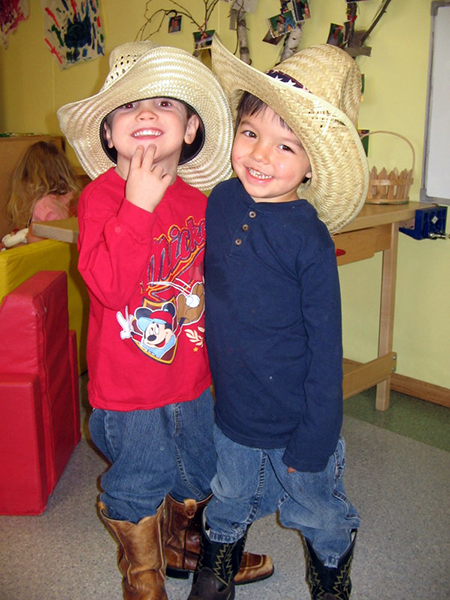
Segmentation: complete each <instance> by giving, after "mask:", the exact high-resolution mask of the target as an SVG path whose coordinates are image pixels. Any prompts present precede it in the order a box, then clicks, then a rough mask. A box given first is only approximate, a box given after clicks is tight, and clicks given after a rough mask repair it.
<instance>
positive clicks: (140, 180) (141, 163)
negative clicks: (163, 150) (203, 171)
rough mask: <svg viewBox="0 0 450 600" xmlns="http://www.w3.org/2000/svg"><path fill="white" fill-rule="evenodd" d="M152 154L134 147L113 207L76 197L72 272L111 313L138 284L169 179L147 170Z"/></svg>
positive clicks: (156, 169) (106, 200)
mask: <svg viewBox="0 0 450 600" xmlns="http://www.w3.org/2000/svg"><path fill="white" fill-rule="evenodd" d="M155 151H156V146H154V145H150V146H148V148H147V150H144V147H143V146H138V147H137V149H136V152H135V154H134V155H133V157H132V159H131V162H130V170H129V173H128V177H127V182H126V187H125V196H126V198H123V199H122V202H121V205H120V207H119V208H118V209H117V205H115V204H114V203H111V202H110V198H108V197H106V198H101V197H99V198H97V199H95V198H84V197H83V195H82V197H81V198H80V203H79V208H78V220H79V228H80V236H79V241H78V246H79V250H80V259H79V263H78V268H79V270H80V272H81V274H82V276H83V278H84V280H85V282H86V285H87V286H88V287H89V289H90V291H91V293H93V294H94V295H95V296H96V297H97V299H98V300H99V301H100V302H101V303H102V304H103V305H104V306H106V307H107V308H110V309H113V310H122V309H123V306H124V305H126V304H127V303H128V300H129V298H130V296H131V295H132V294H133V292H134V291H135V289H136V287H137V286H138V285H139V283H140V277H141V276H142V272H143V270H144V269H145V268H146V267H147V265H148V261H149V256H150V252H151V247H152V244H153V236H152V228H153V223H154V218H155V217H154V215H153V211H154V210H155V208H156V207H157V205H158V204H159V203H160V202H161V200H162V198H163V197H164V194H165V193H166V190H167V188H168V187H169V185H170V184H171V183H172V180H173V176H172V175H171V174H167V173H166V174H165V173H164V172H163V170H162V168H161V167H160V166H157V165H156V166H153V160H154V156H155ZM86 207H87V209H86ZM85 209H86V210H85Z"/></svg>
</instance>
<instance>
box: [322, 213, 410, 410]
mask: <svg viewBox="0 0 450 600" xmlns="http://www.w3.org/2000/svg"><path fill="white" fill-rule="evenodd" d="M420 207H421V205H420V203H419V202H409V203H408V204H399V205H373V204H372V205H371V204H365V205H364V207H363V209H362V211H361V212H360V213H359V215H358V216H357V217H356V218H355V219H354V220H353V221H352V222H351V223H350V225H347V227H345V228H344V229H343V230H342V231H341V232H339V233H338V234H336V235H335V236H333V240H334V244H335V246H336V250H337V254H338V257H337V263H338V265H346V264H349V263H352V262H355V261H359V260H364V259H366V258H371V257H372V256H374V254H375V253H376V252H382V253H383V264H382V273H381V306H380V320H379V328H378V332H379V335H378V356H377V358H375V359H374V360H372V361H370V362H368V363H363V364H358V363H354V362H352V361H346V360H344V399H346V398H351V397H352V396H354V395H356V394H358V393H359V392H362V391H363V390H367V389H368V388H370V387H373V386H374V385H376V386H377V392H376V402H375V406H376V408H377V409H378V410H382V411H384V410H387V409H388V408H389V398H390V390H391V375H392V373H393V372H394V371H395V368H396V362H397V354H396V353H395V352H394V351H393V344H392V341H393V331H394V307H395V286H396V276H397V252H398V234H399V227H400V224H404V223H405V222H407V221H411V219H414V216H415V212H416V210H417V209H418V208H420ZM339 251H344V252H345V253H344V254H341V253H340V252H339Z"/></svg>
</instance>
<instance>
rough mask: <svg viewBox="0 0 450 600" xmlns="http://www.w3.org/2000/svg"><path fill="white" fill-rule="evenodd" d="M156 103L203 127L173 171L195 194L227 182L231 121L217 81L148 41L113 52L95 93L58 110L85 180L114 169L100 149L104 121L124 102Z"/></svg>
mask: <svg viewBox="0 0 450 600" xmlns="http://www.w3.org/2000/svg"><path fill="white" fill-rule="evenodd" d="M157 97H168V98H174V99H176V100H182V101H183V102H185V103H186V104H188V105H189V106H191V107H192V108H193V109H194V110H195V111H196V113H197V114H198V115H199V117H200V119H201V121H202V123H203V126H204V134H203V137H204V139H203V145H202V146H201V148H200V150H199V151H198V152H197V153H196V154H195V155H194V157H193V158H191V159H189V160H188V161H187V162H185V163H184V164H182V165H180V166H179V167H178V174H179V175H180V176H181V177H182V178H183V179H184V180H185V181H186V182H187V183H189V184H190V185H192V186H194V187H196V188H199V189H201V190H209V189H211V188H213V187H214V186H215V185H216V184H217V183H219V182H220V181H222V180H224V179H227V178H229V177H230V175H231V167H230V151H231V144H232V138H233V130H232V118H231V112H230V108H229V106H228V102H227V99H226V97H225V94H224V92H223V90H222V89H221V87H220V85H219V84H218V82H217V79H216V78H215V76H214V75H213V74H212V72H211V71H210V70H209V69H208V68H207V67H206V66H205V65H204V64H202V63H201V62H200V60H199V59H197V58H195V57H194V56H192V54H189V53H188V52H186V51H184V50H180V49H178V48H173V47H171V46H157V45H156V44H154V43H153V42H150V41H143V42H129V43H127V44H123V45H122V46H118V47H117V48H115V49H114V50H113V51H112V53H111V56H110V59H109V74H108V76H107V78H106V81H105V83H104V84H103V87H102V88H101V90H100V91H99V92H98V93H97V94H95V95H94V96H91V97H90V98H86V99H84V100H79V101H77V102H71V103H70V104H66V105H65V106H62V107H61V108H60V109H59V110H58V119H59V123H60V126H61V130H62V132H63V133H64V135H65V136H66V138H67V140H68V141H69V143H70V145H71V146H72V147H73V148H74V150H75V152H76V154H77V156H78V159H79V161H80V164H81V166H82V167H83V169H84V170H85V171H86V173H87V174H88V175H89V177H91V179H95V178H96V177H98V176H99V175H101V174H102V173H104V172H105V171H107V170H108V169H109V168H110V167H112V166H114V162H113V160H112V159H111V158H110V157H109V156H108V155H107V154H106V151H105V150H104V148H103V145H102V127H103V120H104V118H105V117H106V116H107V115H108V114H109V113H110V112H111V111H113V110H115V109H116V108H118V107H119V106H122V105H123V104H126V103H127V102H133V101H138V100H144V99H146V98H157Z"/></svg>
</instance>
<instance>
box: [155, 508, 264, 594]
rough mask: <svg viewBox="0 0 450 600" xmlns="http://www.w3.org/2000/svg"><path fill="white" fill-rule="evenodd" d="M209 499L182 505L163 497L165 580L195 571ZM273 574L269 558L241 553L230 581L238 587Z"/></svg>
mask: <svg viewBox="0 0 450 600" xmlns="http://www.w3.org/2000/svg"><path fill="white" fill-rule="evenodd" d="M209 500H210V497H209V498H206V500H203V501H202V502H196V501H195V500H191V499H189V500H185V501H184V503H182V502H177V501H176V500H174V499H173V498H172V497H171V496H167V497H166V518H165V520H164V538H165V547H166V560H167V575H168V576H169V577H175V578H177V579H187V578H188V577H189V573H192V572H193V571H194V570H195V567H196V565H197V561H198V557H199V554H200V536H201V523H202V514H203V510H204V509H205V506H206V505H207V504H208V502H209ZM273 572H274V567H273V562H272V559H271V558H270V556H267V555H265V554H250V553H249V552H244V554H243V555H242V560H241V567H240V569H239V572H238V573H237V575H236V576H235V579H234V582H235V584H236V585H242V584H244V583H253V582H255V581H261V580H262V579H267V578H268V577H270V576H271V575H272V574H273Z"/></svg>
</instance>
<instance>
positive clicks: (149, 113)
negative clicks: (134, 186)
mask: <svg viewBox="0 0 450 600" xmlns="http://www.w3.org/2000/svg"><path fill="white" fill-rule="evenodd" d="M198 126H199V119H198V117H197V116H195V115H193V116H191V117H188V114H187V109H186V106H185V105H184V104H183V102H180V101H178V100H172V99H171V98H149V99H147V100H139V101H136V102H128V103H127V104H124V105H123V106H120V107H119V108H117V109H116V110H114V111H113V112H112V113H111V114H110V115H108V117H107V119H106V122H105V138H106V142H107V144H108V147H109V148H113V147H114V148H115V149H116V150H117V169H116V170H117V172H118V173H119V175H121V176H122V177H123V178H124V179H126V178H127V176H128V170H129V166H130V161H131V158H132V156H133V155H134V153H135V151H136V148H137V147H138V146H144V148H147V147H148V146H149V145H150V144H153V145H154V146H156V154H155V160H154V163H153V164H154V165H159V166H161V167H162V168H163V170H164V172H165V173H172V174H175V173H176V170H177V167H178V161H179V158H180V153H181V148H182V145H183V142H186V143H188V144H190V143H192V142H193V140H194V138H195V134H196V132H197V128H198Z"/></svg>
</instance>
